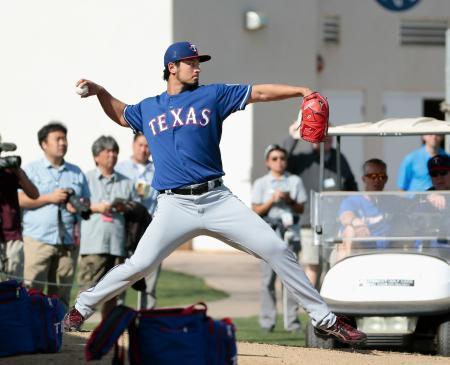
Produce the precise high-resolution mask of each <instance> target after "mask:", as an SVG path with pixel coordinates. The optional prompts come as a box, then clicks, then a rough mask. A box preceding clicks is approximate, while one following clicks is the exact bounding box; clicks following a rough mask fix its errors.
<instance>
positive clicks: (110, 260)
mask: <svg viewBox="0 0 450 365" xmlns="http://www.w3.org/2000/svg"><path fill="white" fill-rule="evenodd" d="M123 261H124V258H123V257H118V256H113V255H109V254H95V255H80V259H79V262H78V277H77V281H78V285H79V286H80V289H81V290H86V289H89V288H92V287H93V286H94V285H95V284H97V283H98V282H99V281H100V279H101V278H102V277H103V276H104V275H105V274H106V273H107V272H108V271H109V270H111V269H112V268H113V267H114V266H116V265H119V264H121V263H122V262H123Z"/></svg>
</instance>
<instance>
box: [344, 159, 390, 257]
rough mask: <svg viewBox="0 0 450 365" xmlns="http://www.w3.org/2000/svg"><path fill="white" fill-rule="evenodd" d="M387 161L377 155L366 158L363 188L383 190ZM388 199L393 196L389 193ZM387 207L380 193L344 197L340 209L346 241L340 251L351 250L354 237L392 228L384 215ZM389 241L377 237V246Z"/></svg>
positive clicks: (382, 232) (386, 232)
mask: <svg viewBox="0 0 450 365" xmlns="http://www.w3.org/2000/svg"><path fill="white" fill-rule="evenodd" d="M386 171H387V169H386V163H384V162H383V161H382V160H379V159H377V158H373V159H370V160H367V161H366V162H364V164H363V176H362V181H363V184H364V191H368V192H373V191H383V190H384V186H385V185H386V182H387V180H388V175H387V174H386ZM388 199H391V198H390V197H389V198H388ZM385 213H386V209H384V208H383V202H382V199H380V197H374V196H373V195H352V196H349V197H347V198H345V199H344V200H343V201H342V203H341V207H340V209H339V213H338V214H339V220H340V222H341V224H342V227H343V229H342V237H343V238H344V243H343V245H342V247H340V251H341V253H342V252H343V251H348V249H349V248H350V246H349V245H350V244H351V239H350V238H352V237H377V236H380V237H383V236H387V235H388V232H389V230H390V227H389V223H388V222H387V221H386V219H385ZM386 244H387V242H386V241H384V240H383V241H377V247H385V246H386Z"/></svg>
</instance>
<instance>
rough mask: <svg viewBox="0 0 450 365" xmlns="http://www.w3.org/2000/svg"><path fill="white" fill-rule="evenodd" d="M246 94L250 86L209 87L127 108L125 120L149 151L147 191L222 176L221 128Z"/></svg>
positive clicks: (241, 107)
mask: <svg viewBox="0 0 450 365" xmlns="http://www.w3.org/2000/svg"><path fill="white" fill-rule="evenodd" d="M250 94H251V86H250V85H225V84H211V85H206V86H199V87H197V88H195V89H193V90H187V91H184V92H182V93H180V94H176V95H169V94H167V92H164V93H162V94H161V95H158V96H155V97H150V98H147V99H144V100H142V101H141V102H140V103H139V104H135V105H128V106H127V107H126V108H125V110H124V118H125V120H126V121H127V123H128V124H129V125H130V127H131V128H132V129H133V130H134V131H138V132H142V133H144V135H145V137H146V138H147V141H148V144H149V147H150V150H151V151H152V155H153V161H154V163H155V175H154V178H153V182H152V186H153V187H154V188H155V189H156V190H164V189H175V188H179V187H181V186H185V185H190V184H197V183H202V182H205V181H208V180H211V179H214V178H218V177H221V176H223V175H224V172H223V169H222V158H221V155H220V149H219V143H220V138H221V136H222V122H223V120H224V119H225V118H227V117H228V116H229V115H230V114H231V113H233V112H235V111H238V110H243V109H245V106H246V105H247V101H248V98H249V97H250Z"/></svg>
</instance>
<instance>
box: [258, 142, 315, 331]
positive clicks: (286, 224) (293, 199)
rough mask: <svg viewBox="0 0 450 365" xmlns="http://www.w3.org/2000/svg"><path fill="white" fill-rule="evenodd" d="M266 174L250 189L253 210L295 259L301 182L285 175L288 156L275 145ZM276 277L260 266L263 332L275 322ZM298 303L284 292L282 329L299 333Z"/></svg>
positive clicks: (269, 153) (268, 150)
mask: <svg viewBox="0 0 450 365" xmlns="http://www.w3.org/2000/svg"><path fill="white" fill-rule="evenodd" d="M264 158H265V162H266V167H267V169H268V170H269V172H268V173H267V174H266V175H264V176H262V177H260V178H259V179H256V180H255V182H254V184H253V189H252V209H253V210H254V211H255V212H256V213H257V214H258V215H259V216H261V217H262V218H263V219H264V220H265V221H266V222H267V223H268V224H269V225H270V226H271V227H272V228H273V229H274V230H275V232H277V234H278V235H279V236H280V237H281V238H282V239H283V240H284V241H286V242H287V243H288V245H289V248H290V249H291V250H292V252H294V254H295V256H296V257H298V253H299V251H300V225H299V221H300V214H302V213H303V210H304V204H305V202H306V192H305V188H304V187H303V182H302V180H301V179H300V178H299V177H298V176H296V175H291V174H289V173H288V172H286V166H287V161H286V159H287V152H286V150H285V149H284V148H282V147H280V146H279V145H276V144H271V145H269V146H267V148H266V149H265V151H264ZM276 278H277V275H276V273H275V271H273V269H272V268H271V266H270V265H269V264H268V263H266V262H265V261H262V262H261V280H262V285H261V312H260V315H259V325H260V326H261V329H262V330H263V331H265V332H272V330H273V329H274V327H275V323H276V319H277V306H276V293H275V281H276ZM298 309H299V306H298V303H297V301H296V300H295V298H294V297H292V295H290V294H289V293H287V292H286V291H284V292H283V315H284V328H285V330H286V331H289V332H299V331H300V330H301V324H300V321H299V319H298V314H297V312H298Z"/></svg>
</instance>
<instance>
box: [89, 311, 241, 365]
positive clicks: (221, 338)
mask: <svg viewBox="0 0 450 365" xmlns="http://www.w3.org/2000/svg"><path fill="white" fill-rule="evenodd" d="M206 309H207V308H206V305H205V304H204V303H198V304H196V305H193V306H190V307H187V308H162V309H150V310H141V311H135V310H133V309H131V308H127V307H124V306H118V307H116V308H114V309H113V310H112V311H111V313H110V314H109V315H108V317H107V318H106V319H105V320H103V321H102V323H100V324H99V326H98V327H97V328H96V329H95V330H94V332H93V333H92V335H91V337H90V338H89V340H88V343H87V344H86V349H85V355H86V360H88V361H89V360H98V359H100V358H101V356H103V355H104V354H106V353H107V352H108V351H109V349H110V348H111V347H112V346H113V344H114V343H115V355H114V361H113V363H114V364H121V363H123V362H124V355H123V351H119V350H118V346H117V339H118V338H119V337H120V335H121V334H122V333H123V331H124V330H125V329H126V328H128V333H129V340H130V341H129V351H128V357H129V363H130V364H131V365H147V364H151V365H178V364H183V365H235V364H237V349H236V338H235V327H234V325H233V323H232V321H231V320H230V319H223V320H221V321H216V320H213V319H212V318H209V317H208V316H207V315H206Z"/></svg>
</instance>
